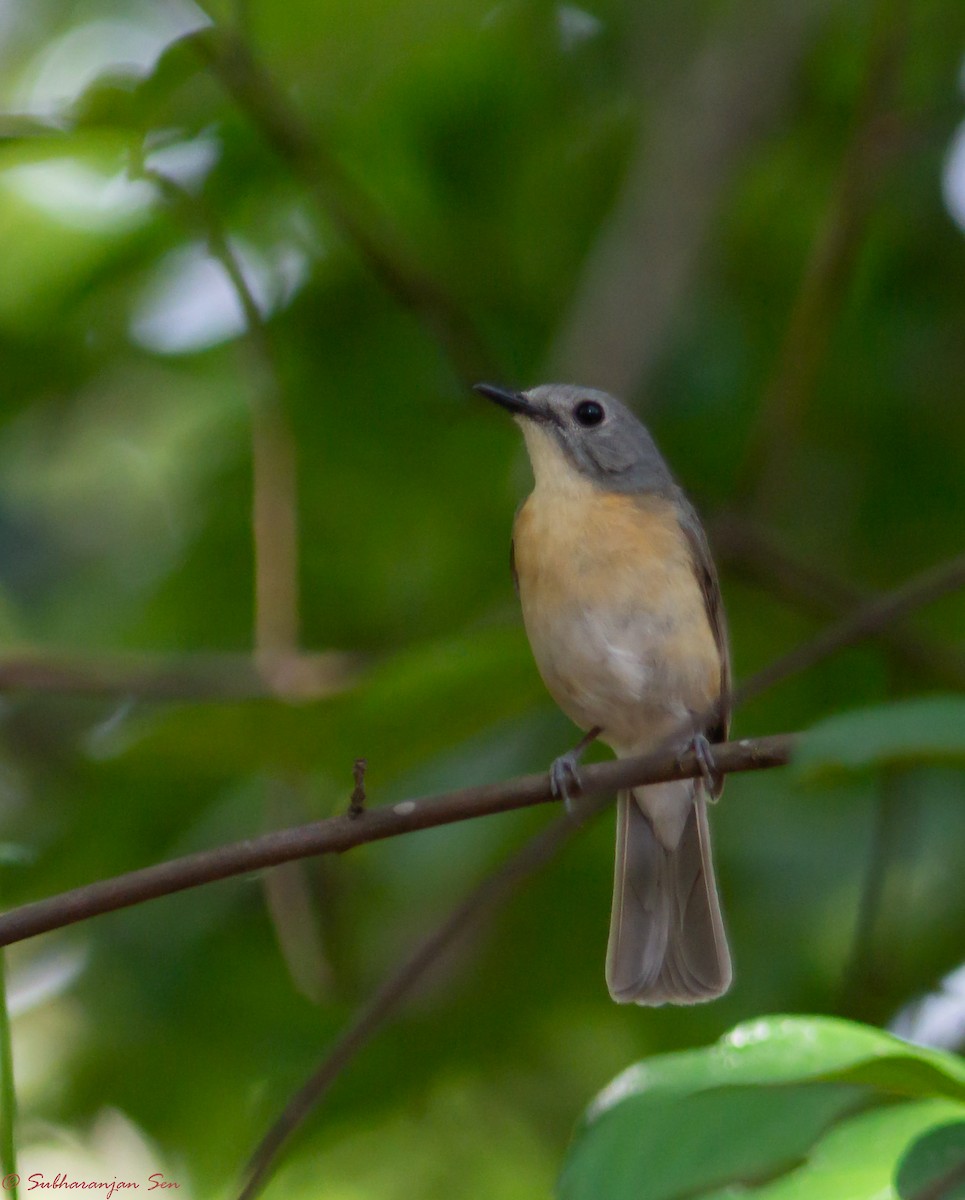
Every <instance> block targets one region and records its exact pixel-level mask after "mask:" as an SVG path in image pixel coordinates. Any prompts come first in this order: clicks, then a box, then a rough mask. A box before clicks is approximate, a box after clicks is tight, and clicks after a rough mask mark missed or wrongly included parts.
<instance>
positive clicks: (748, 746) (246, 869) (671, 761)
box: [0, 734, 794, 946]
mask: <svg viewBox="0 0 965 1200" xmlns="http://www.w3.org/2000/svg"><path fill="white" fill-rule="evenodd" d="M793 745H794V735H792V734H784V735H778V736H774V737H768V738H759V739H757V740H753V741H752V740H745V741H741V742H728V743H725V744H724V745H721V746H716V747H714V755H715V761H716V764H717V766H718V767H719V769H720V770H721V771H722V772H725V773H727V772H731V771H758V770H763V769H765V768H768V767H779V766H784V765H785V764H786V763H787V762H788V761H789V760H790V756H791V751H792V748H793ZM580 774H581V778H582V780H583V791H584V793H585V794H586V795H588V796H594V795H598V794H599V793H601V792H615V791H617V790H619V789H620V788H624V787H631V786H637V785H638V784H643V783H655V782H657V781H659V780H665V779H685V778H692V777H694V776H696V775H699V774H700V765H699V764H698V763H697V761H696V759H695V757H694V755H693V754H692V753H688V754H685V755H683V756H681V757H679V758H678V757H677V756H676V755H675V754H673V753H672V752H668V751H663V752H661V753H659V754H652V755H644V756H642V757H639V758H625V759H619V760H616V761H613V762H605V763H595V764H594V765H592V766H588V767H584V768H583V769H582V770H581V772H580ZM552 800H555V797H554V796H553V795H552V793H551V791H550V782H549V776H548V775H545V774H542V775H524V776H520V777H519V778H518V779H511V780H508V781H506V782H505V783H492V784H486V785H484V786H482V787H473V788H463V789H461V790H459V791H454V792H446V793H444V794H442V795H439V796H429V797H420V798H419V799H416V800H405V801H403V802H402V803H400V804H393V805H386V806H383V807H381V808H369V809H366V810H365V812H364V813H362V814H360V815H359V816H356V817H351V816H349V815H347V814H345V815H343V816H337V817H331V818H329V819H328V820H325V821H316V822H313V823H312V824H309V825H300V826H297V827H295V828H292V829H282V830H278V831H276V832H273V833H268V834H264V835H262V836H261V837H256V838H250V839H248V840H246V841H242V842H233V843H231V844H230V845H226V846H219V847H218V848H216V849H214V850H204V851H201V852H199V853H197V854H189V855H186V856H185V857H183V858H175V859H171V860H170V861H168V862H163V863H158V864H157V865H155V866H151V867H145V868H143V869H142V870H139V871H130V872H128V873H127V874H125V875H118V876H116V877H114V878H113V879H106V880H102V881H101V882H98V883H91V884H87V885H86V886H84V887H79V888H75V889H74V890H72V891H69V892H62V893H60V895H57V896H51V897H49V898H47V899H46V900H38V901H36V902H35V903H33V904H25V905H23V906H22V907H20V908H16V909H13V910H12V911H10V912H8V913H5V914H3V915H2V916H0V946H8V945H11V944H12V943H13V942H20V941H23V940H24V939H26V938H30V937H36V935H37V934H40V933H47V932H49V931H50V930H52V929H60V928H62V927H63V926H65V925H72V924H74V923H75V922H77V921H84V920H87V918H89V917H95V916H99V915H100V914H101V913H108V912H115V911H116V910H117V909H120V908H130V907H131V906H132V905H135V904H141V903H143V902H144V901H145V900H154V899H156V898H157V897H159V896H169V895H172V894H173V893H175V892H181V891H184V890H186V889H187V888H192V887H198V886H199V885H201V884H204V883H212V882H213V881H214V880H216V879H227V878H229V877H230V876H233V875H245V874H248V873H250V872H251V871H259V870H262V869H263V868H265V867H273V866H277V865H278V864H279V863H284V862H294V861H296V860H297V859H302V858H309V857H311V856H312V855H316V854H332V853H341V852H342V851H345V850H351V849H352V848H353V847H354V846H361V845H364V844H365V843H367V842H375V841H382V840H384V839H385V838H390V837H397V836H398V835H399V834H403V833H412V832H414V831H415V830H417V829H430V828H433V827H435V826H437V825H449V824H452V823H453V822H455V821H467V820H470V819H472V818H474V817H483V816H488V815H490V814H492V813H499V812H511V811H513V810H514V809H518V808H527V807H530V806H531V805H534V804H546V803H548V802H550V801H552Z"/></svg>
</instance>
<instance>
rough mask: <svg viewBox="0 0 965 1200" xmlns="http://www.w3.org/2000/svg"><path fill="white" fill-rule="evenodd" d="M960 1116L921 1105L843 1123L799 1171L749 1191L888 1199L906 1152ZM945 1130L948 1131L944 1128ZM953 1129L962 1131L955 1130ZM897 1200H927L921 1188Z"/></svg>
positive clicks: (946, 1198)
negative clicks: (936, 1127)
mask: <svg viewBox="0 0 965 1200" xmlns="http://www.w3.org/2000/svg"><path fill="white" fill-rule="evenodd" d="M961 1114H962V1108H961V1106H960V1105H957V1104H952V1103H950V1102H949V1101H947V1100H920V1101H915V1102H913V1103H910V1104H900V1105H898V1106H896V1107H894V1108H890V1107H889V1108H876V1109H874V1110H873V1111H872V1112H867V1113H862V1114H861V1115H860V1116H856V1117H852V1118H851V1119H850V1120H846V1121H842V1122H841V1123H840V1124H839V1125H837V1126H836V1127H835V1128H834V1129H832V1130H831V1131H830V1132H829V1133H828V1134H827V1135H826V1136H825V1137H823V1138H822V1139H821V1141H820V1142H819V1143H818V1144H817V1145H816V1146H815V1147H814V1149H813V1150H812V1151H811V1153H810V1155H809V1156H808V1161H807V1163H805V1164H804V1165H803V1166H801V1167H800V1168H798V1169H797V1170H795V1171H792V1172H791V1173H790V1174H789V1175H787V1176H785V1178H783V1179H779V1180H775V1181H774V1182H773V1183H771V1184H768V1185H766V1186H764V1187H762V1188H756V1189H754V1190H753V1192H752V1195H753V1196H754V1198H755V1200H830V1198H832V1197H833V1198H835V1200H837V1198H838V1197H855V1198H857V1197H859V1196H860V1197H862V1198H864V1197H868V1198H869V1200H870V1198H871V1197H878V1196H880V1197H882V1200H884V1197H890V1196H893V1195H894V1193H893V1192H892V1190H891V1187H892V1181H893V1180H894V1179H895V1169H896V1167H897V1166H898V1165H899V1164H900V1162H901V1160H902V1158H903V1156H904V1155H905V1153H906V1151H908V1149H909V1147H912V1148H913V1147H914V1146H916V1145H920V1144H921V1140H922V1137H923V1135H924V1138H925V1139H927V1138H929V1137H932V1136H934V1134H935V1133H936V1132H941V1129H939V1130H936V1129H935V1126H936V1125H939V1126H941V1125H942V1124H943V1123H944V1122H946V1121H948V1120H954V1119H955V1117H956V1116H960V1115H961ZM946 1128H947V1126H946ZM954 1128H963V1127H962V1126H954ZM900 1180H901V1175H900V1173H899V1176H898V1184H897V1192H898V1196H899V1197H900V1198H901V1200H925V1193H924V1192H921V1190H920V1188H917V1187H916V1188H913V1189H912V1190H911V1191H903V1190H902V1186H903V1185H902V1184H901V1182H900ZM960 1194H961V1193H952V1192H951V1191H948V1192H944V1191H943V1192H940V1193H934V1194H932V1193H929V1194H928V1195H929V1200H953V1195H954V1196H955V1200H958V1196H959V1195H960Z"/></svg>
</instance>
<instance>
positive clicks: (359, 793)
mask: <svg viewBox="0 0 965 1200" xmlns="http://www.w3.org/2000/svg"><path fill="white" fill-rule="evenodd" d="M368 765H369V764H368V760H367V759H364V758H357V759H356V760H355V763H354V765H353V767H352V778H353V780H354V781H355V787H353V788H352V795H351V796H350V798H349V802H348V815H349V816H350V817H360V816H361V815H362V813H364V812H365V770H366V768H367V767H368Z"/></svg>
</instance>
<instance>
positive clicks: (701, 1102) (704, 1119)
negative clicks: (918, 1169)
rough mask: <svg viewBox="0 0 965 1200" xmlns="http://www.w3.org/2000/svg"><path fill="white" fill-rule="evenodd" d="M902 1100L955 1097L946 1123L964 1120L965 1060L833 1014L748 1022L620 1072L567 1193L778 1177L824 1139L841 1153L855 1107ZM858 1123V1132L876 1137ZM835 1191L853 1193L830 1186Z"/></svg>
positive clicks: (612, 1199)
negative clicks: (840, 1138)
mask: <svg viewBox="0 0 965 1200" xmlns="http://www.w3.org/2000/svg"><path fill="white" fill-rule="evenodd" d="M896 1095H900V1096H907V1097H913V1098H916V1099H918V1098H932V1097H945V1098H948V1099H947V1100H946V1101H945V1102H944V1104H943V1106H942V1119H943V1120H945V1121H947V1120H948V1119H949V1117H950V1116H954V1115H955V1114H956V1113H961V1114H963V1115H965V1066H963V1064H962V1063H961V1062H960V1061H959V1060H958V1059H956V1058H954V1057H952V1056H950V1055H945V1054H941V1053H939V1052H937V1051H933V1050H926V1049H921V1048H919V1047H914V1046H910V1045H908V1044H906V1043H904V1042H902V1041H900V1040H899V1039H897V1038H895V1037H892V1036H891V1035H890V1034H886V1033H882V1032H880V1031H879V1030H875V1029H871V1028H867V1027H865V1026H861V1025H854V1024H851V1023H850V1022H847V1021H840V1020H835V1019H833V1018H823V1017H770V1018H766V1019H762V1020H759V1021H754V1022H750V1023H748V1024H745V1025H739V1026H738V1027H737V1028H736V1029H734V1030H733V1031H732V1032H731V1033H730V1034H728V1035H727V1036H726V1037H724V1038H723V1039H721V1041H720V1042H718V1043H717V1044H716V1045H715V1046H712V1047H710V1048H708V1049H704V1050H693V1051H686V1052H684V1053H678V1054H668V1055H664V1056H661V1057H658V1058H654V1059H651V1060H649V1061H645V1062H642V1063H638V1064H635V1065H634V1066H632V1067H630V1068H629V1069H628V1070H627V1071H625V1072H623V1074H621V1075H620V1076H618V1077H617V1079H615V1080H614V1081H613V1083H611V1084H610V1085H609V1087H607V1088H606V1089H605V1090H604V1091H603V1092H602V1093H601V1094H600V1095H599V1096H598V1097H597V1098H596V1100H595V1101H594V1102H593V1104H592V1105H591V1106H590V1108H589V1110H588V1112H587V1114H586V1117H585V1118H584V1120H583V1122H582V1124H581V1126H580V1128H579V1129H578V1131H577V1134H576V1137H575V1139H574V1142H573V1145H572V1147H571V1150H570V1153H569V1156H568V1158H567V1160H566V1163H565V1166H564V1170H563V1174H562V1177H561V1180H560V1195H561V1196H562V1197H563V1198H564V1200H583V1198H584V1197H586V1198H587V1200H589V1198H590V1197H595V1198H596V1200H624V1198H626V1200H630V1198H631V1197H632V1198H633V1200H673V1198H674V1197H683V1196H688V1197H693V1196H698V1195H703V1194H705V1193H707V1192H713V1191H714V1190H716V1189H719V1188H722V1187H725V1186H727V1185H730V1184H733V1183H737V1182H740V1183H744V1184H746V1183H747V1182H748V1181H751V1180H765V1179H774V1178H775V1177H776V1176H778V1175H787V1174H788V1173H789V1172H791V1171H792V1170H794V1169H795V1168H799V1167H800V1164H801V1162H802V1160H807V1159H808V1156H809V1152H810V1151H811V1150H812V1148H813V1147H814V1146H815V1145H817V1144H823V1145H827V1144H830V1145H831V1146H832V1149H833V1148H834V1143H826V1142H821V1138H822V1135H823V1134H824V1133H825V1131H826V1130H827V1129H829V1128H835V1129H836V1130H841V1129H844V1128H845V1126H844V1125H839V1124H837V1123H838V1122H839V1121H841V1119H842V1118H843V1117H844V1116H845V1115H846V1114H848V1113H849V1112H850V1111H853V1109H854V1107H855V1105H857V1104H861V1105H865V1104H867V1103H868V1102H869V1101H875V1102H876V1101H877V1100H878V1099H879V1098H883V1097H884V1096H888V1097H894V1096H896ZM912 1107H917V1106H912V1105H905V1106H903V1109H909V1110H910V1109H911V1108H912ZM911 1120H912V1119H911V1118H910V1117H909V1121H911ZM912 1124H914V1122H913V1121H912ZM854 1128H855V1130H856V1131H857V1132H856V1133H855V1137H858V1136H859V1134H860V1136H861V1137H865V1136H868V1137H870V1136H871V1134H868V1133H867V1131H865V1132H862V1130H864V1127H863V1126H858V1125H856V1126H855V1127H854ZM921 1128H923V1127H921ZM913 1132H914V1133H915V1134H916V1136H917V1133H918V1132H920V1127H919V1126H918V1125H915V1126H914V1130H913ZM829 1136H830V1135H829ZM910 1136H911V1135H910V1134H909V1137H910ZM907 1140H908V1139H906V1141H905V1143H902V1145H904V1144H907ZM856 1144H857V1143H856ZM896 1144H897V1143H896ZM835 1153H837V1151H835ZM855 1153H858V1152H857V1151H855ZM858 1157H859V1158H860V1154H858ZM820 1161H821V1160H820V1159H812V1160H811V1162H812V1165H813V1163H814V1162H818V1164H820ZM832 1161H837V1160H835V1159H832ZM765 1194H769V1193H765ZM775 1194H777V1193H775ZM781 1194H782V1195H783V1193H781ZM787 1194H788V1195H791V1194H797V1193H790V1192H789V1193H787ZM804 1194H808V1195H815V1196H816V1195H818V1194H819V1193H818V1192H808V1193H804V1192H802V1193H801V1195H804ZM831 1194H835V1195H837V1194H845V1193H836V1192H835V1193H831V1192H825V1193H824V1195H825V1196H828V1195H831ZM857 1194H858V1193H855V1195H857ZM861 1194H864V1193H861ZM867 1194H868V1195H871V1194H873V1192H868V1193H867Z"/></svg>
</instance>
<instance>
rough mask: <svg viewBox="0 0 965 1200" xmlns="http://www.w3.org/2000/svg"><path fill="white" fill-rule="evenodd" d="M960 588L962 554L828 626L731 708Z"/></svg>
mask: <svg viewBox="0 0 965 1200" xmlns="http://www.w3.org/2000/svg"><path fill="white" fill-rule="evenodd" d="M962 587H965V554H960V555H959V556H958V557H957V558H950V559H947V560H946V561H945V562H941V563H938V564H937V565H936V566H934V567H929V568H928V569H927V570H925V571H922V573H921V574H920V575H915V576H914V577H913V578H912V579H910V580H909V581H908V582H907V583H905V584H903V585H902V586H901V587H899V588H896V589H895V590H894V591H892V592H886V593H885V594H884V595H881V596H876V597H875V598H874V599H873V600H871V601H869V603H868V604H865V605H862V606H861V607H859V608H858V609H857V610H856V611H855V612H854V613H852V614H850V615H849V616H846V617H844V618H843V619H842V620H840V621H837V622H836V623H835V624H833V625H831V626H829V628H827V629H826V630H824V632H823V633H820V634H818V636H817V637H816V638H813V639H812V640H811V641H809V642H805V643H804V645H803V646H799V647H798V648H797V649H796V650H792V651H791V652H790V653H789V654H785V655H784V656H783V657H782V658H779V659H777V661H776V662H773V663H771V664H770V666H768V667H765V668H764V670H763V671H759V672H758V673H757V674H756V675H755V676H754V677H753V678H752V679H749V680H748V681H747V682H746V683H744V684H741V685H740V686H739V687H737V688H736V689H735V691H734V695H733V703H734V706H735V707H737V706H738V705H740V704H743V703H744V702H745V701H746V700H749V699H750V698H751V697H752V696H756V695H758V694H759V693H760V692H763V691H765V690H766V689H767V688H770V687H773V685H774V684H776V683H779V682H781V681H782V680H784V679H787V678H789V677H790V676H791V675H798V674H800V673H801V672H802V671H806V670H808V669H810V668H811V667H813V666H815V665H816V664H817V663H819V662H821V661H822V660H823V659H825V658H830V657H831V656H832V655H833V654H837V653H838V651H839V650H845V649H847V648H848V647H849V646H854V645H857V644H858V643H859V642H862V641H864V640H865V639H866V638H869V637H877V636H878V634H880V633H881V632H882V630H884V629H887V628H888V627H889V626H890V625H894V624H895V622H897V621H901V620H903V619H904V618H905V617H907V616H909V615H910V614H911V613H913V612H914V611H915V610H916V609H919V608H924V607H925V606H926V605H928V604H932V603H934V602H935V601H936V600H939V599H941V597H942V596H947V595H948V594H949V593H950V592H956V591H958V590H959V589H961V588H962Z"/></svg>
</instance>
